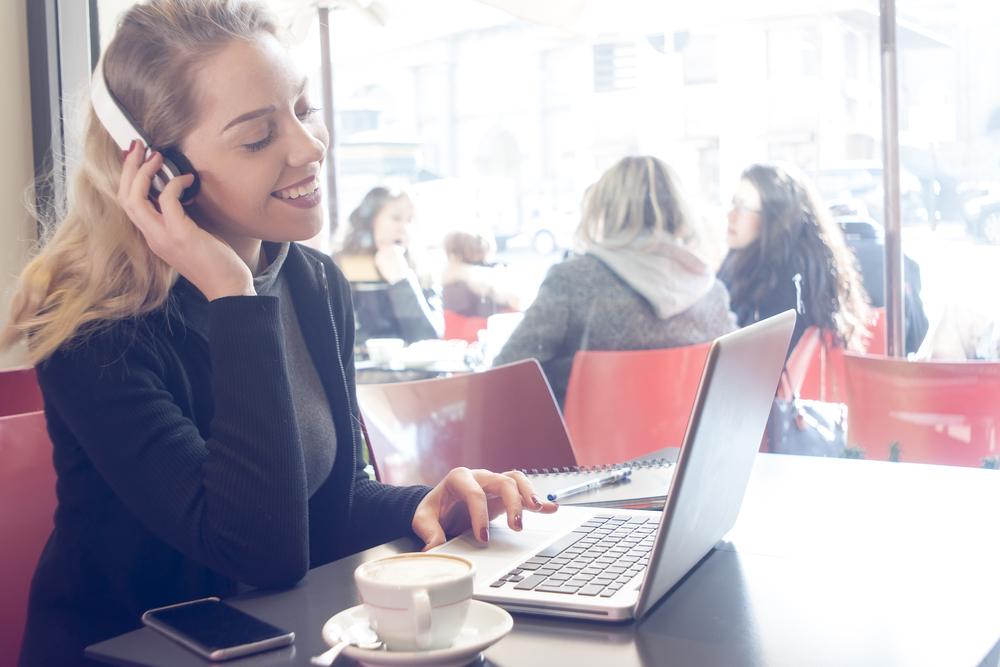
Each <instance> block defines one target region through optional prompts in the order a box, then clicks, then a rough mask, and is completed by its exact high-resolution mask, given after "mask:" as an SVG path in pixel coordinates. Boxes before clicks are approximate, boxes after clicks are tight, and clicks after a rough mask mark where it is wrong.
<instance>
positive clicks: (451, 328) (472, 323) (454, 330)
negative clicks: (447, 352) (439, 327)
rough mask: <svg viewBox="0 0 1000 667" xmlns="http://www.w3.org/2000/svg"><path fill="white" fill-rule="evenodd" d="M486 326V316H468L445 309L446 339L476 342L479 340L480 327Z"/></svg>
mask: <svg viewBox="0 0 1000 667" xmlns="http://www.w3.org/2000/svg"><path fill="white" fill-rule="evenodd" d="M485 328H486V318H485V317H466V316H465V315H459V314H458V313H456V312H455V311H453V310H446V311H444V339H445V340H467V341H469V342H470V343H475V342H476V341H478V340H479V331H480V329H485Z"/></svg>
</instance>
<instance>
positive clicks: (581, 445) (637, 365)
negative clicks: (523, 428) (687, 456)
mask: <svg viewBox="0 0 1000 667" xmlns="http://www.w3.org/2000/svg"><path fill="white" fill-rule="evenodd" d="M711 345H712V344H711V343H703V344H700V345H690V346H686V347H675V348H670V349H665V350H630V351H613V352H607V351H590V350H587V351H583V350H581V351H579V352H577V353H576V355H575V356H574V357H573V368H572V370H571V371H570V375H569V384H568V385H567V387H566V404H565V409H564V412H565V415H566V428H567V429H568V430H569V434H570V440H571V441H572V443H573V452H574V453H575V454H576V460H577V462H578V463H579V464H580V465H598V464H604V463H620V462H622V461H628V460H630V459H634V458H637V457H639V456H644V455H646V454H649V453H650V452H653V451H656V450H657V449H661V448H663V447H680V446H681V443H682V442H683V440H684V432H685V431H686V430H687V425H688V420H689V418H690V416H691V409H692V408H693V407H694V399H695V394H696V393H697V392H698V384H699V383H700V382H701V376H702V372H703V371H704V369H705V360H706V359H707V358H708V350H709V348H710V347H711Z"/></svg>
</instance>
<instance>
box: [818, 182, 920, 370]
mask: <svg viewBox="0 0 1000 667" xmlns="http://www.w3.org/2000/svg"><path fill="white" fill-rule="evenodd" d="M827 208H829V209H830V213H831V214H832V215H833V219H834V221H835V222H836V223H837V224H838V225H840V228H841V229H842V230H843V232H844V241H845V242H846V243H847V246H848V247H849V248H850V249H851V250H852V251H853V252H854V256H855V257H856V258H857V260H858V267H859V268H860V269H861V281H862V284H863V285H864V288H865V292H867V294H868V298H869V299H871V306H872V308H883V307H884V306H885V287H884V283H885V230H884V229H882V226H881V225H880V224H878V223H877V222H875V221H874V220H872V219H871V218H870V217H869V216H868V207H866V206H865V204H864V202H861V201H858V200H857V199H847V200H837V201H834V202H830V203H828V204H827ZM903 290H904V291H903V317H904V320H903V337H904V339H905V343H904V348H905V350H906V353H907V354H912V353H914V352H916V351H917V350H918V349H920V344H921V343H922V342H923V341H924V337H925V336H926V335H927V329H928V328H929V326H930V322H929V321H928V320H927V314H926V313H924V302H923V300H921V298H920V265H919V264H917V262H916V261H915V260H914V259H913V258H911V257H910V256H909V255H903Z"/></svg>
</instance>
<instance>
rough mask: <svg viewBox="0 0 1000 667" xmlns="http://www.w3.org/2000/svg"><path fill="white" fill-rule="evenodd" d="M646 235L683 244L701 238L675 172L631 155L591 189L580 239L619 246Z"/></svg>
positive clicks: (577, 233) (655, 162)
mask: <svg viewBox="0 0 1000 667" xmlns="http://www.w3.org/2000/svg"><path fill="white" fill-rule="evenodd" d="M643 232H647V233H649V234H650V237H652V235H654V234H659V233H666V234H668V235H669V236H670V237H672V238H673V239H674V240H676V241H682V242H683V241H690V240H693V239H694V238H695V236H696V234H695V229H694V227H693V225H692V224H691V215H690V213H689V212H688V206H687V203H686V202H685V200H684V197H683V194H682V191H681V188H680V184H679V180H678V178H677V175H676V174H675V173H674V171H673V169H671V168H670V167H669V166H668V165H666V164H665V163H664V162H663V161H661V160H658V159H656V158H655V157H648V156H643V157H627V158H623V159H622V160H620V161H619V162H618V163H617V164H616V165H615V166H613V167H611V168H610V169H608V170H607V171H606V172H604V175H603V176H601V179H600V180H599V181H597V183H595V184H594V185H592V186H591V187H590V189H589V190H588V191H587V194H586V196H585V197H584V204H583V218H582V219H581V221H580V226H579V228H578V229H577V232H576V235H577V239H578V240H580V241H582V242H584V243H596V244H598V245H603V246H605V247H608V248H620V247H623V246H626V245H629V244H630V243H632V242H633V241H635V240H636V239H637V238H638V237H639V235H640V234H642V233H643Z"/></svg>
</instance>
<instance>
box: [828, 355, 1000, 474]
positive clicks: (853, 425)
mask: <svg viewBox="0 0 1000 667" xmlns="http://www.w3.org/2000/svg"><path fill="white" fill-rule="evenodd" d="M844 361H845V370H846V383H847V437H848V442H849V443H850V444H851V445H856V446H860V447H863V448H864V449H865V450H867V454H866V458H868V459H872V460H882V461H884V460H886V459H887V458H888V450H887V447H888V445H889V444H890V443H892V442H898V443H899V448H900V449H901V450H902V454H901V455H900V460H901V461H908V462H912V463H936V464H943V465H960V466H980V465H981V461H980V460H981V459H982V458H984V457H986V456H996V455H997V454H998V453H1000V452H998V445H1000V443H998V442H997V435H998V432H997V431H998V428H1000V362H986V361H966V362H938V361H903V360H900V359H892V358H887V357H873V356H868V355H856V354H851V353H847V354H845V355H844Z"/></svg>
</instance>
